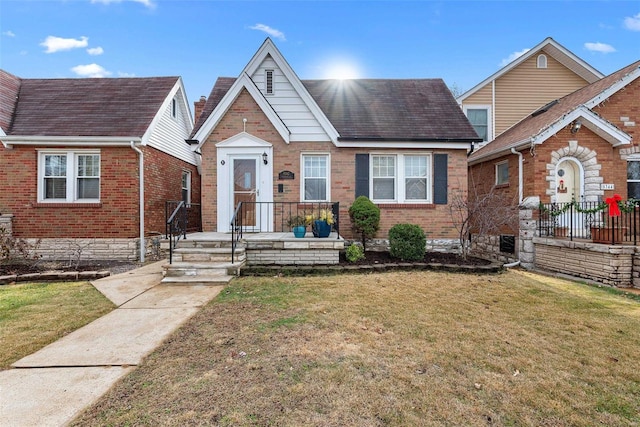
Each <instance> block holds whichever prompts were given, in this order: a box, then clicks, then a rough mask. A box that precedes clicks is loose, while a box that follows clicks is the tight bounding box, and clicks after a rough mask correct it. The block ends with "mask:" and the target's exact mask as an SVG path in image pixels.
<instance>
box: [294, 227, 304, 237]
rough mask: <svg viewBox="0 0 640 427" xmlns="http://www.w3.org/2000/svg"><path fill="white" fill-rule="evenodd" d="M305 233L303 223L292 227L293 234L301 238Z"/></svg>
mask: <svg viewBox="0 0 640 427" xmlns="http://www.w3.org/2000/svg"><path fill="white" fill-rule="evenodd" d="M305 234H307V227H306V226H304V225H296V226H295V227H293V235H294V236H296V237H297V238H302V237H304V235H305Z"/></svg>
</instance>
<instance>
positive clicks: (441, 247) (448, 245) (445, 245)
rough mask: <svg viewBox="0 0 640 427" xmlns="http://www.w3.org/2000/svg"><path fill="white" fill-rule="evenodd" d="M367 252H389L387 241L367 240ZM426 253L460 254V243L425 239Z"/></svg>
mask: <svg viewBox="0 0 640 427" xmlns="http://www.w3.org/2000/svg"><path fill="white" fill-rule="evenodd" d="M351 242H358V243H359V242H360V240H357V239H354V240H351V241H348V242H347V244H350V243H351ZM367 250H368V251H378V252H388V251H389V239H367ZM426 250H427V252H447V253H455V254H457V253H460V241H459V240H456V239H427V242H426Z"/></svg>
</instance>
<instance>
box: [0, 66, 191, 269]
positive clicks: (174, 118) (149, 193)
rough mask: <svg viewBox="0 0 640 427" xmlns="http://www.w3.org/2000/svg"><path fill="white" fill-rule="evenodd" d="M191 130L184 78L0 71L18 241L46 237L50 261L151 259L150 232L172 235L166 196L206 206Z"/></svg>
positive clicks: (1, 151)
mask: <svg viewBox="0 0 640 427" xmlns="http://www.w3.org/2000/svg"><path fill="white" fill-rule="evenodd" d="M192 129H193V120H192V118H191V112H190V110H189V108H188V102H187V99H186V95H185V90H184V86H183V83H182V79H181V78H180V77H152V78H113V79H112V78H105V79H21V78H19V77H16V76H13V75H11V74H9V73H7V72H5V71H2V70H0V141H1V142H2V144H0V214H2V217H3V218H5V220H6V218H11V228H12V233H13V235H14V236H15V237H16V238H25V239H42V242H41V244H40V249H39V251H40V253H41V254H42V255H43V256H44V257H48V258H66V257H68V256H69V252H70V251H73V250H74V249H75V250H77V249H81V250H82V251H83V258H98V259H99V258H103V259H106V258H108V259H139V258H141V256H142V258H144V254H145V252H142V253H141V252H140V247H141V245H142V244H144V242H145V239H144V238H143V237H149V236H158V235H159V234H160V233H164V229H165V227H164V223H165V202H166V201H167V200H181V199H182V197H183V196H184V197H187V198H189V199H190V200H189V201H192V202H193V203H198V202H199V198H200V177H199V174H198V170H197V161H198V159H197V156H196V155H195V154H194V152H193V150H191V147H189V145H188V144H187V143H186V142H185V139H186V138H188V136H189V134H190V133H191V131H192ZM141 202H142V204H143V206H142V207H141ZM141 238H143V239H141ZM145 246H146V245H145Z"/></svg>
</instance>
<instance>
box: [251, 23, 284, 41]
mask: <svg viewBox="0 0 640 427" xmlns="http://www.w3.org/2000/svg"><path fill="white" fill-rule="evenodd" d="M249 28H250V29H252V30H258V31H262V32H264V33H267V34H268V35H270V36H271V37H275V38H277V39H279V40H282V41H286V40H287V39H286V37H285V36H284V33H283V32H282V31H280V30H276V29H275V28H271V27H270V26H268V25H264V24H256V25H254V26H253V27H249Z"/></svg>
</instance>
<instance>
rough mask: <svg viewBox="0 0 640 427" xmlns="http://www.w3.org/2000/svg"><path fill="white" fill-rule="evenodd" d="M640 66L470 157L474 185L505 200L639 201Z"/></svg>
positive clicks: (555, 104) (534, 117)
mask: <svg viewBox="0 0 640 427" xmlns="http://www.w3.org/2000/svg"><path fill="white" fill-rule="evenodd" d="M639 125H640V61H638V62H635V63H633V64H631V65H629V66H627V67H624V68H623V69H621V70H619V71H617V72H615V73H612V74H611V75H609V76H607V77H604V78H602V79H600V80H598V81H597V82H595V83H592V84H590V85H588V86H586V87H584V88H582V89H579V90H577V91H575V92H573V93H571V94H569V95H566V96H564V97H561V98H560V99H557V100H554V101H552V102H549V103H548V104H546V105H544V106H542V107H540V108H539V109H538V110H537V111H534V112H533V113H532V114H530V115H528V116H527V117H525V118H524V119H522V120H521V121H520V122H519V123H518V124H516V125H515V126H513V127H511V128H510V129H508V130H506V131H505V132H503V133H502V134H501V135H500V136H498V137H497V138H496V139H495V140H493V141H492V142H490V143H489V144H487V145H486V146H484V147H483V148H481V149H480V150H478V151H476V152H474V153H472V154H471V156H470V157H469V166H470V169H469V177H470V183H473V184H470V185H475V192H476V193H478V194H486V193H487V192H489V191H491V188H492V187H493V191H495V192H496V193H498V194H501V195H502V196H503V199H504V200H506V201H514V203H515V205H517V203H518V201H522V200H523V199H524V198H527V197H529V196H535V197H539V198H540V201H541V202H542V203H550V202H558V203H562V202H571V201H572V200H576V201H585V202H598V201H602V200H604V199H606V198H608V197H611V196H613V195H614V194H619V195H621V196H622V198H624V199H627V198H639V199H640V146H639V144H638V141H637V139H638V138H637V137H638V131H637V129H638V126H639Z"/></svg>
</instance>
